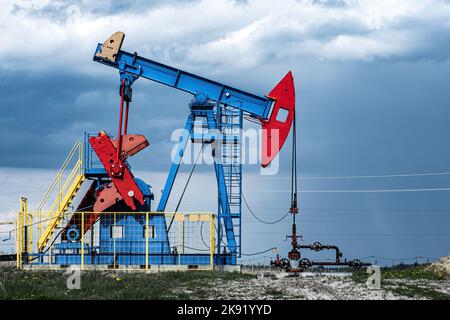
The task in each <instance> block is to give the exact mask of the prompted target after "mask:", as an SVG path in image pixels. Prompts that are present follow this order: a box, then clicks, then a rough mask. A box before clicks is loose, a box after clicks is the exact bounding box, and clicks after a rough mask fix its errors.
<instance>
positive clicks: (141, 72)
mask: <svg viewBox="0 0 450 320" xmlns="http://www.w3.org/2000/svg"><path fill="white" fill-rule="evenodd" d="M101 48H102V45H101V44H98V46H97V50H96V53H97V52H101ZM94 61H97V62H100V63H103V64H106V65H109V66H112V67H115V68H117V69H119V70H120V71H121V72H125V73H128V74H131V75H133V76H136V77H143V78H146V79H149V80H153V81H156V82H159V83H161V84H164V85H167V86H170V87H173V88H176V89H179V90H182V91H186V92H189V93H191V94H193V95H197V94H204V95H207V96H208V98H209V99H211V100H214V101H217V102H220V103H224V104H227V105H229V106H232V107H234V108H238V109H240V110H242V111H244V112H246V113H248V114H250V115H251V116H253V117H258V118H262V119H265V120H267V119H268V118H269V115H270V110H271V107H272V104H273V103H274V100H272V99H270V98H267V97H263V96H258V95H255V94H252V93H248V92H245V91H242V90H239V89H236V88H233V87H230V86H227V85H224V84H221V83H218V82H215V81H212V80H209V79H206V78H202V77H199V76H196V75H194V74H192V73H188V72H185V71H182V70H179V69H176V68H173V67H170V66H167V65H164V64H162V63H159V62H156V61H152V60H149V59H146V58H142V57H140V56H138V55H137V54H131V53H128V52H125V51H122V50H121V51H119V53H118V54H117V56H116V63H112V62H111V61H109V60H105V59H102V58H99V57H97V56H95V54H94Z"/></svg>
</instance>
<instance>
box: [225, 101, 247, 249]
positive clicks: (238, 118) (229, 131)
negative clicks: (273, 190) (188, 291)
mask: <svg viewBox="0 0 450 320" xmlns="http://www.w3.org/2000/svg"><path fill="white" fill-rule="evenodd" d="M219 115H220V119H219V129H220V130H221V131H222V141H221V160H222V166H223V171H224V177H225V185H226V188H227V194H228V203H229V208H230V214H231V218H232V220H233V226H234V234H235V239H236V248H237V249H236V250H237V257H238V258H240V257H241V233H242V230H241V229H242V228H241V211H242V210H241V206H242V200H241V194H242V161H241V159H242V146H241V140H242V120H243V113H242V110H240V109H236V108H233V107H230V106H227V105H221V106H220V112H219Z"/></svg>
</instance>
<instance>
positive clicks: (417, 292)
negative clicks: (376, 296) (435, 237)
mask: <svg viewBox="0 0 450 320" xmlns="http://www.w3.org/2000/svg"><path fill="white" fill-rule="evenodd" d="M427 266H428V265H410V266H407V265H400V266H394V267H387V268H382V269H381V287H382V289H385V290H387V291H391V292H393V293H396V294H398V295H402V296H406V297H411V298H427V299H435V300H450V295H449V294H446V293H442V292H439V291H437V290H434V289H433V288H423V287H420V286H418V285H415V284H408V283H403V282H402V281H395V282H393V281H392V280H405V281H407V280H430V281H443V280H445V279H446V277H445V275H443V274H441V273H438V272H435V271H431V270H428V269H427ZM367 278H368V274H367V273H366V271H365V270H357V271H354V272H353V274H352V279H353V281H355V282H357V283H365V282H366V280H367Z"/></svg>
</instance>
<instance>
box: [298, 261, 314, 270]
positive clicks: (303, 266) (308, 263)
mask: <svg viewBox="0 0 450 320" xmlns="http://www.w3.org/2000/svg"><path fill="white" fill-rule="evenodd" d="M298 266H299V268H301V269H307V268H308V267H310V266H311V261H309V259H307V258H303V259H301V260H300V261H299V262H298Z"/></svg>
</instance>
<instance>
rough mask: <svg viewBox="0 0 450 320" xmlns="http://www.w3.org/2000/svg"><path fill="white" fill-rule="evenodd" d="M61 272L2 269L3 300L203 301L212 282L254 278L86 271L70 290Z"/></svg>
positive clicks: (244, 275)
mask: <svg viewBox="0 0 450 320" xmlns="http://www.w3.org/2000/svg"><path fill="white" fill-rule="evenodd" d="M67 277H68V276H67V275H65V274H64V272H59V271H23V270H16V269H14V268H1V269H0V299H202V298H207V297H208V288H210V286H211V281H210V280H212V279H214V280H216V281H217V279H220V280H221V281H225V282H226V281H233V280H239V279H243V280H245V279H250V278H253V277H252V276H250V275H246V274H240V273H228V272H225V273H218V272H216V273H211V272H202V271H193V272H161V273H150V274H145V273H112V272H101V271H85V272H83V273H82V276H81V289H80V290H69V289H67V286H66V280H67Z"/></svg>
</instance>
